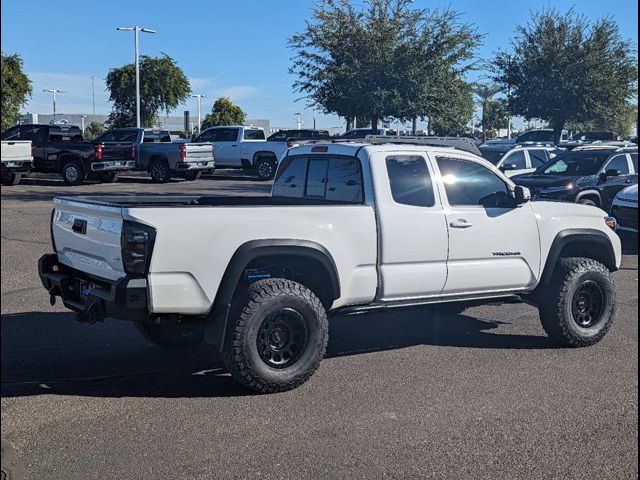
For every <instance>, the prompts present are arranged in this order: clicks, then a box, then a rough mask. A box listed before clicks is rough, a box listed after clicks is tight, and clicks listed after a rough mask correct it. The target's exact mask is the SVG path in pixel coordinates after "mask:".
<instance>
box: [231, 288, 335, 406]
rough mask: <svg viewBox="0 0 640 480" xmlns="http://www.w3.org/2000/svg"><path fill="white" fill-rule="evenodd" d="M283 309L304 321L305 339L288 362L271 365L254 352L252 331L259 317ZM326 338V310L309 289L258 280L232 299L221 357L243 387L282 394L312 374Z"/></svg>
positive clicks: (256, 332) (257, 326)
mask: <svg viewBox="0 0 640 480" xmlns="http://www.w3.org/2000/svg"><path fill="white" fill-rule="evenodd" d="M283 310H290V311H295V312H297V313H298V314H299V315H300V317H301V318H303V319H304V322H305V324H306V339H305V342H304V347H303V348H301V349H300V352H299V354H298V356H297V360H295V361H294V363H292V364H290V365H288V366H285V367H284V368H274V367H272V366H271V365H269V364H268V363H267V362H266V361H265V360H263V357H262V356H261V353H260V352H259V348H258V335H259V334H260V332H261V331H262V328H263V325H264V323H265V320H267V321H268V319H269V318H273V317H272V316H273V315H276V314H277V313H278V312H281V311H283ZM276 318H277V317H276ZM328 339H329V323H328V321H327V315H326V312H325V310H324V307H323V306H322V303H321V302H320V300H319V299H318V297H317V296H316V295H315V294H314V293H313V292H312V291H311V290H309V289H308V288H307V287H305V286H304V285H301V284H299V283H296V282H293V281H291V280H286V279H282V278H271V279H267V280H260V281H258V282H255V283H252V284H251V285H249V286H248V287H247V288H246V289H243V291H241V292H238V294H236V298H234V301H233V304H232V308H231V314H230V317H229V326H228V330H227V336H226V339H225V345H224V349H223V355H222V360H223V363H224V366H225V368H226V369H227V371H229V372H230V373H231V375H232V376H233V378H234V379H235V380H236V381H238V382H239V383H240V384H242V385H244V386H245V387H247V388H250V389H252V390H255V391H258V392H260V393H275V392H283V391H287V390H291V389H294V388H296V387H298V386H299V385H301V384H303V383H304V382H306V381H307V380H308V379H309V377H311V375H313V373H314V372H315V371H316V370H317V369H318V366H319V365H320V361H321V360H322V358H323V357H324V354H325V352H326V349H327V341H328Z"/></svg>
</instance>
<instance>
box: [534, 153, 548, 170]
mask: <svg viewBox="0 0 640 480" xmlns="http://www.w3.org/2000/svg"><path fill="white" fill-rule="evenodd" d="M529 158H531V167H532V168H540V167H541V166H542V165H544V164H545V163H547V162H548V161H549V159H548V158H547V151H546V150H529Z"/></svg>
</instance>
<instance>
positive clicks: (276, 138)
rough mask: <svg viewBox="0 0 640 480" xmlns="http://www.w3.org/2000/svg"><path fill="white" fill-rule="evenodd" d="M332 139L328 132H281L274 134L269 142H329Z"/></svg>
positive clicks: (268, 139)
mask: <svg viewBox="0 0 640 480" xmlns="http://www.w3.org/2000/svg"><path fill="white" fill-rule="evenodd" d="M329 138H331V135H329V132H328V131H327V130H280V131H279V132H276V133H274V134H273V135H271V136H270V137H269V138H267V141H269V142H288V141H290V142H296V141H311V140H327V139H329Z"/></svg>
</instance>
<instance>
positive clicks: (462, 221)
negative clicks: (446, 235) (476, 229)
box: [449, 218, 473, 228]
mask: <svg viewBox="0 0 640 480" xmlns="http://www.w3.org/2000/svg"><path fill="white" fill-rule="evenodd" d="M449 225H450V226H451V228H471V227H473V223H471V222H470V221H468V220H465V219H463V218H461V219H460V220H456V221H455V222H451V223H450V224H449Z"/></svg>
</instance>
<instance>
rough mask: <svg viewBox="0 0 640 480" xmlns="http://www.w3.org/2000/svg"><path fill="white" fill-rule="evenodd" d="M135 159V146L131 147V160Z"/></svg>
mask: <svg viewBox="0 0 640 480" xmlns="http://www.w3.org/2000/svg"><path fill="white" fill-rule="evenodd" d="M135 159H136V146H135V145H131V160H135Z"/></svg>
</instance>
